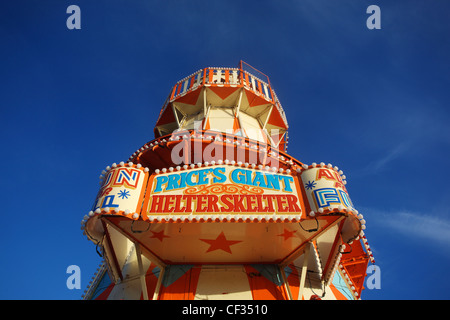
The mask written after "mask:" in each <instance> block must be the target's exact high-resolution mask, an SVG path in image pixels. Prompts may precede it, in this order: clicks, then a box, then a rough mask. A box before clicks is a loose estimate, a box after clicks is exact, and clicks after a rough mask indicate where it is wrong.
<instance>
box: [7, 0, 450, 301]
mask: <svg viewBox="0 0 450 320" xmlns="http://www.w3.org/2000/svg"><path fill="white" fill-rule="evenodd" d="M71 4H76V5H78V6H79V7H80V8H81V30H69V29H67V27H66V19H67V18H68V16H69V15H68V14H67V13H66V9H67V7H68V6H69V5H71ZM372 4H375V5H378V6H379V7H380V9H381V29H380V30H369V29H368V28H367V27H366V19H367V18H368V17H369V15H368V14H367V13H366V9H367V7H368V6H369V5H372ZM449 9H450V3H449V2H448V1H445V0H433V1H395V2H394V1H380V0H373V1H372V0H371V1H361V0H345V1H344V0H343V1H330V0H328V1H324V0H297V1H274V0H271V1H100V0H97V1H82V0H74V1H60V0H58V1H56V0H54V1H49V0H46V1H39V2H38V1H31V0H30V1H24V0H18V1H2V2H1V3H0V39H1V42H0V49H1V50H0V108H1V109H0V110H1V116H0V133H1V146H2V157H1V160H0V161H1V166H2V168H3V170H4V171H3V172H2V179H1V182H2V183H1V184H0V193H1V195H2V196H1V202H2V209H3V210H2V211H3V212H2V215H3V226H4V228H3V231H2V232H1V234H0V237H1V238H0V239H1V243H2V250H1V252H2V261H1V262H2V263H1V264H0V272H1V274H2V281H1V284H0V289H1V290H0V298H1V299H79V298H80V297H81V295H82V292H83V290H84V289H85V288H86V286H87V284H88V282H89V280H90V278H91V277H92V276H93V274H94V272H95V269H96V268H97V267H98V265H99V264H100V261H101V260H100V257H99V256H98V255H97V253H96V251H95V246H94V245H93V244H92V243H91V242H89V241H87V240H86V238H85V237H84V236H83V235H82V231H81V230H80V221H81V220H82V218H83V216H84V215H85V214H86V213H87V212H88V211H89V209H90V207H91V205H92V202H93V200H94V197H95V195H96V193H97V191H98V187H99V185H98V176H99V175H100V173H101V171H102V170H103V169H104V168H105V167H106V166H107V165H110V164H111V163H113V162H120V161H125V160H126V159H128V157H129V156H130V155H131V154H132V153H133V152H134V151H135V150H136V149H138V148H139V147H141V146H142V145H143V144H145V143H146V142H147V141H150V140H152V139H153V126H154V124H155V122H156V117H157V115H158V113H159V110H160V108H161V106H162V104H163V103H164V100H165V99H166V97H167V95H168V93H169V91H170V89H171V86H172V85H173V84H174V83H175V82H176V81H178V80H180V79H181V78H183V77H185V76H187V75H189V74H191V73H193V72H194V71H197V70H198V69H200V68H204V67H209V66H211V67H214V66H225V67H234V66H237V64H238V62H239V60H241V59H242V60H244V61H246V62H247V63H249V64H251V65H252V66H254V67H256V68H258V69H260V70H261V71H262V72H264V73H265V74H267V75H268V76H269V77H270V81H271V83H272V85H273V87H274V89H275V91H276V93H277V96H278V97H279V99H280V101H281V103H282V105H283V108H284V109H285V111H286V114H287V117H288V121H289V124H290V129H289V138H290V140H289V147H288V153H290V154H291V155H293V156H294V157H296V158H297V159H299V160H300V161H302V162H304V163H307V164H310V163H312V162H317V163H319V162H322V161H323V162H325V163H332V164H333V165H336V166H338V167H339V168H340V169H342V170H343V171H344V173H345V174H346V176H347V181H348V184H347V188H348V190H349V193H350V196H351V198H352V200H353V203H354V204H355V206H356V207H357V208H358V210H359V211H360V212H361V213H362V214H363V215H364V217H365V220H366V221H367V229H366V235H367V237H368V240H369V244H370V245H371V248H372V250H373V252H374V256H375V260H376V264H377V266H379V267H380V269H381V289H379V290H375V289H374V290H367V289H366V290H365V291H364V292H363V294H362V298H363V299H449V298H450V293H449V290H448V287H449V285H450V278H449V277H448V276H447V272H448V268H449V267H450V246H449V244H450V216H449V213H450V212H449V211H450V209H449V206H448V202H449V200H450V187H449V184H448V181H449V180H450V174H449V170H448V169H447V168H446V166H447V164H448V157H449V155H450V152H449V151H450V126H449V125H448V124H449V121H450V109H449V107H450V93H449V88H450V24H449V23H448V12H449ZM69 265H78V266H80V268H81V275H82V283H81V287H82V289H81V290H69V289H67V287H66V279H67V277H68V274H66V268H67V267H68V266H69Z"/></svg>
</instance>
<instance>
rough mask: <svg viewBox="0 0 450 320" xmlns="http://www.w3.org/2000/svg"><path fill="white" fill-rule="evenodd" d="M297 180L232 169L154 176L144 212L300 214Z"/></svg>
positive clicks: (223, 168)
mask: <svg viewBox="0 0 450 320" xmlns="http://www.w3.org/2000/svg"><path fill="white" fill-rule="evenodd" d="M296 179H297V178H296V177H295V178H294V177H293V176H291V175H285V174H275V173H270V172H265V171H261V170H254V169H249V168H242V167H235V166H211V167H204V168H198V169H190V170H181V171H177V172H170V173H163V174H155V175H152V176H151V177H150V180H149V184H148V187H147V194H146V204H145V205H144V206H145V212H146V213H147V215H161V214H206V213H207V214H223V213H235V214H238V213H251V214H274V213H275V214H277V213H288V214H301V212H302V210H301V205H300V203H301V199H299V194H300V193H299V192H298V190H297V189H298V188H297V185H298V184H297V182H296Z"/></svg>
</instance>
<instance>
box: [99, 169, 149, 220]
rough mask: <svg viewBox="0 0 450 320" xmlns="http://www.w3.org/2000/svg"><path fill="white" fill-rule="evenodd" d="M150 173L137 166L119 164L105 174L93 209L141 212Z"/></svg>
mask: <svg viewBox="0 0 450 320" xmlns="http://www.w3.org/2000/svg"><path fill="white" fill-rule="evenodd" d="M147 178H148V173H147V172H145V171H144V170H143V168H136V167H135V166H117V167H115V168H111V169H110V170H108V172H107V173H106V174H105V177H104V180H103V184H102V186H101V187H100V190H99V192H98V194H97V197H96V199H95V202H94V206H93V209H92V211H95V210H97V209H100V210H104V209H105V208H109V210H119V211H125V210H128V211H130V212H131V213H133V212H140V208H141V204H142V198H143V196H144V190H145V186H146V183H147Z"/></svg>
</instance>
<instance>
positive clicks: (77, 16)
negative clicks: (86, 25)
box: [66, 4, 81, 30]
mask: <svg viewBox="0 0 450 320" xmlns="http://www.w3.org/2000/svg"><path fill="white" fill-rule="evenodd" d="M66 13H72V15H71V16H70V17H68V18H67V21H66V25H67V28H68V29H69V30H73V29H81V10H80V7H79V6H76V5H74V4H73V5H70V6H68V7H67V10H66Z"/></svg>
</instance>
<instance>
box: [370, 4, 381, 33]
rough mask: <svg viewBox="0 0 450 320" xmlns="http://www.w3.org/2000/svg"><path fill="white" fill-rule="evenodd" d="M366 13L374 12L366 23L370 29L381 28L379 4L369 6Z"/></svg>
mask: <svg viewBox="0 0 450 320" xmlns="http://www.w3.org/2000/svg"><path fill="white" fill-rule="evenodd" d="M366 13H372V15H371V16H370V17H368V18H367V21H366V25H367V28H368V29H371V30H372V29H381V10H380V7H379V6H376V5H371V6H368V7H367V10H366Z"/></svg>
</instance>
